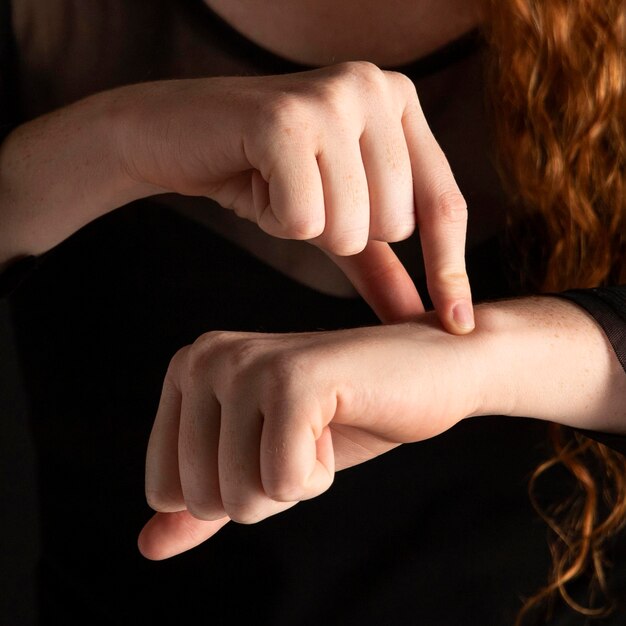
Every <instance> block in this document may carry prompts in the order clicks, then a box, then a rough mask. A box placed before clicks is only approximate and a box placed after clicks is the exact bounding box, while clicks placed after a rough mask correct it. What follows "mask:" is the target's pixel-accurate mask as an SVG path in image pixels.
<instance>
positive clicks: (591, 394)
mask: <svg viewBox="0 0 626 626" xmlns="http://www.w3.org/2000/svg"><path fill="white" fill-rule="evenodd" d="M476 315H477V318H476V319H477V328H476V331H475V334H476V337H475V339H476V342H477V345H479V346H480V349H479V355H480V357H479V358H480V361H481V363H482V367H481V374H482V375H481V377H480V383H479V384H480V387H481V388H480V391H479V403H478V412H477V413H476V414H477V415H488V414H489V415H514V416H520V417H533V418H538V419H545V420H549V421H553V422H557V423H560V424H564V425H568V426H573V427H576V428H587V429H592V430H606V431H620V430H622V431H623V429H624V427H623V424H624V420H625V418H626V410H625V408H624V406H625V403H624V398H625V397H626V377H624V372H623V371H622V369H621V366H620V364H619V362H618V360H617V358H616V356H615V353H614V351H613V350H612V348H611V346H610V344H609V342H608V340H607V338H606V336H605V334H604V332H603V331H602V329H601V328H600V327H599V325H598V324H597V323H596V322H595V320H593V318H591V317H590V316H589V315H588V314H587V313H586V312H585V311H584V310H582V309H581V308H580V307H578V306H577V305H575V304H573V303H571V302H569V301H566V300H563V299H560V298H556V297H546V296H539V297H531V298H523V299H518V300H507V301H501V302H494V303H488V304H483V305H479V306H478V307H477V308H476Z"/></svg>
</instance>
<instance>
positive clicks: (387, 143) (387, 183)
mask: <svg viewBox="0 0 626 626" xmlns="http://www.w3.org/2000/svg"><path fill="white" fill-rule="evenodd" d="M370 117H371V119H370V120H369V121H368V125H367V127H366V129H365V132H364V133H363V135H362V137H361V154H362V156H363V164H364V166H365V173H366V175H367V187H368V191H369V203H370V224H369V239H377V240H378V241H402V240H403V239H406V238H407V237H409V236H410V235H411V234H412V233H413V231H414V230H415V203H414V201H413V178H412V174H411V160H410V159H409V151H408V148H407V145H406V139H405V137H404V131H403V129H402V126H401V124H400V122H399V117H398V116H394V117H393V121H390V118H391V116H383V115H381V114H380V112H379V111H375V112H373V114H372V115H371V116H370Z"/></svg>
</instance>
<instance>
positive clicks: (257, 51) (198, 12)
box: [185, 0, 483, 79]
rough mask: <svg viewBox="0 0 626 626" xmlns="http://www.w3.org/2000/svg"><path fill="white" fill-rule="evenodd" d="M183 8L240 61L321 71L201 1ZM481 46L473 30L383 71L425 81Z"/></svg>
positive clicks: (479, 35)
mask: <svg viewBox="0 0 626 626" xmlns="http://www.w3.org/2000/svg"><path fill="white" fill-rule="evenodd" d="M185 4H186V5H187V7H188V10H189V11H191V12H192V16H193V17H194V18H195V19H194V21H196V24H197V25H199V26H201V27H202V28H203V29H205V30H209V31H211V36H213V37H217V38H219V40H220V45H221V46H224V47H225V48H227V49H228V51H229V53H230V54H232V55H234V56H237V57H240V58H242V60H247V61H249V60H250V59H254V61H255V63H256V64H258V65H261V66H263V67H264V68H267V70H268V71H269V72H276V73H288V72H301V71H307V70H312V69H316V68H318V67H320V66H317V65H309V64H305V63H299V62H296V61H292V60H290V59H287V58H285V57H283V56H280V55H279V54H276V53H275V52H272V51H270V50H268V49H267V48H264V47H263V46H261V45H260V44H257V43H255V42H254V41H252V40H251V39H248V38H247V37H246V36H245V35H243V34H242V33H241V32H240V31H238V30H237V29H236V28H235V27H234V26H233V25H232V24H230V23H229V22H228V21H226V20H225V19H224V18H223V17H221V16H220V15H219V14H217V13H216V12H215V11H214V10H213V9H211V7H209V6H208V5H207V4H206V2H204V0H185ZM198 22H199V24H198ZM482 43H483V38H482V32H481V30H480V28H474V29H472V30H470V31H468V32H466V33H464V34H463V35H461V36H460V37H457V38H456V39H454V40H452V41H450V42H449V43H447V44H445V45H444V46H442V47H440V48H438V49H437V50H434V51H433V52H431V53H429V54H427V55H426V56H423V57H420V58H418V59H415V60H414V61H409V62H408V63H404V64H401V65H394V66H384V67H383V69H386V70H394V71H398V72H402V73H403V74H407V75H410V76H411V77H413V78H414V79H415V78H424V77H426V76H429V75H431V74H435V73H437V72H439V71H441V70H443V69H445V68H446V67H448V66H450V65H453V64H455V63H456V62H457V61H460V60H462V59H465V58H467V57H469V56H471V55H472V54H473V53H475V52H477V51H478V50H479V49H480V47H481V45H482Z"/></svg>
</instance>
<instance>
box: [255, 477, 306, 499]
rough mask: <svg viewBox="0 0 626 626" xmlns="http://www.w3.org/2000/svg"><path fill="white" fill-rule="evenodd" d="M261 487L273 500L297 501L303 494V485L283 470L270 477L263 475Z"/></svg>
mask: <svg viewBox="0 0 626 626" xmlns="http://www.w3.org/2000/svg"><path fill="white" fill-rule="evenodd" d="M263 489H264V491H265V494H266V495H267V497H268V498H270V499H271V500H274V501H275V502H297V501H298V500H301V499H302V495H303V494H304V485H303V484H301V483H300V481H298V480H296V479H295V478H294V477H293V476H288V475H286V474H285V473H284V472H279V473H278V474H277V475H275V476H272V477H267V476H263Z"/></svg>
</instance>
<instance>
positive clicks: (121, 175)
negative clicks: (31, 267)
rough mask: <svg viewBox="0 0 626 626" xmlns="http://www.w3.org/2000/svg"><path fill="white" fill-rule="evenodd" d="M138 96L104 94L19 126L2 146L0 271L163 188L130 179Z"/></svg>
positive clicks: (118, 92)
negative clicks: (128, 133)
mask: <svg viewBox="0 0 626 626" xmlns="http://www.w3.org/2000/svg"><path fill="white" fill-rule="evenodd" d="M138 95H139V94H138V93H136V92H135V90H133V91H129V90H128V89H126V90H125V89H119V90H114V91H110V92H103V93H101V94H97V95H95V96H91V97H89V98H86V99H85V100H82V101H80V102H77V103H75V104H73V105H71V106H68V107H65V108H63V109H59V110H58V111H54V112H52V113H50V114H48V115H45V116H43V117H40V118H37V119H35V120H33V121H31V122H28V123H26V124H24V125H22V126H20V127H18V128H17V129H15V130H14V131H13V132H12V133H10V134H9V136H8V137H7V138H6V139H5V141H4V142H3V143H2V144H1V145H0V270H1V269H3V268H4V267H6V266H7V265H8V264H9V262H10V261H12V260H13V259H18V258H20V257H24V256H29V255H33V254H34V255H38V254H41V253H43V252H45V251H46V250H48V249H50V248H52V247H53V246H54V245H56V244H57V243H59V242H61V241H63V240H64V239H65V238H67V237H68V236H69V235H70V234H72V233H73V232H75V231H76V230H78V229H79V228H81V227H82V226H84V225H85V224H87V223H88V222H90V221H92V220H94V219H96V218H98V217H100V216H101V215H104V214H105V213H107V212H109V211H112V210H113V209H115V208H117V207H120V206H122V205H124V204H126V203H128V202H131V201H132V200H136V199H138V198H141V197H145V196H149V195H152V194H154V193H157V192H158V191H159V190H158V189H156V188H154V187H151V186H150V185H147V184H145V183H140V182H138V181H136V180H133V179H132V178H131V177H130V176H129V175H128V173H127V172H126V171H125V169H124V165H123V161H122V159H121V154H120V148H121V145H122V141H121V140H122V136H121V135H122V133H123V132H124V127H125V119H124V110H125V108H127V107H128V106H130V104H131V100H132V98H136V97H138Z"/></svg>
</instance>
